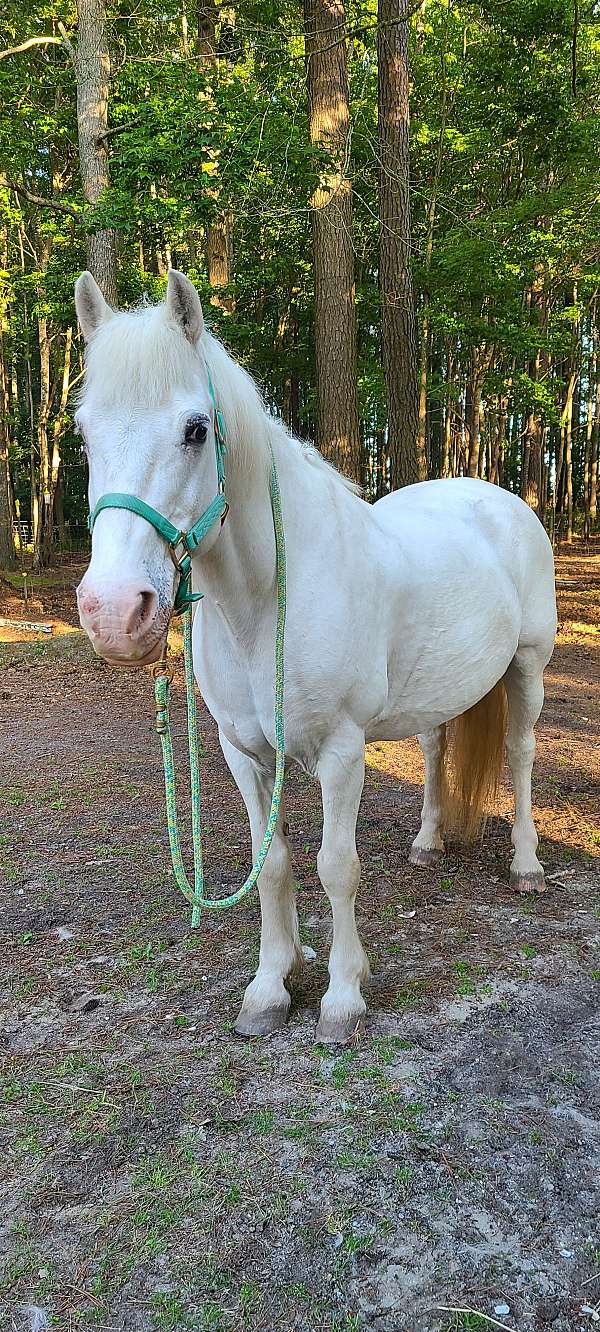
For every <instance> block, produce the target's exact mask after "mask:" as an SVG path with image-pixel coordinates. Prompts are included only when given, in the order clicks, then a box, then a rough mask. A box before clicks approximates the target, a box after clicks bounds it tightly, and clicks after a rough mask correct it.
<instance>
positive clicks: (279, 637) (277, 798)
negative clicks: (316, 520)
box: [154, 457, 286, 928]
mask: <svg viewBox="0 0 600 1332" xmlns="http://www.w3.org/2000/svg"><path fill="white" fill-rule="evenodd" d="M269 489H270V495H271V510H272V513H273V527H274V529H275V550H276V568H277V629H276V634H275V784H274V787H273V798H272V800H271V810H270V813H269V818H268V821H267V826H266V828H265V833H264V837H263V839H262V843H261V846H260V850H259V852H258V855H257V857H256V860H255V862H254V864H253V866H252V869H251V870H250V873H249V875H248V878H247V879H246V881H245V883H243V884H242V886H241V888H238V889H237V892H235V893H230V894H229V896H228V897H220V898H213V897H206V895H205V888H204V865H203V856H202V787H201V779H200V753H199V744H198V726H197V715H196V694H195V685H194V665H193V660H192V612H191V608H190V606H189V605H188V608H187V610H186V611H185V613H184V615H183V648H184V662H185V693H186V702H187V716H188V741H189V753H190V790H191V817H192V845H193V854H194V887H193V888H192V887H191V885H190V882H189V879H188V877H187V874H186V872H185V866H184V863H183V856H182V854H181V840H180V837H179V825H178V820H177V797H176V791H175V760H174V756H173V743H172V739H171V724H170V718H169V704H170V697H171V682H170V678H169V676H168V675H165V674H162V675H161V674H158V675H157V677H156V681H155V689H154V696H155V700H156V729H157V732H158V734H159V736H160V743H161V748H162V756H163V763H164V769H165V799H166V806H167V827H168V830H169V844H170V847H171V860H172V862H173V873H174V875H175V880H176V882H177V885H178V887H179V888H180V889H181V892H182V893H183V895H184V897H186V898H187V900H188V902H191V904H192V927H193V928H196V927H197V926H198V925H199V923H200V913H201V910H202V908H203V907H206V908H209V909H210V910H212V911H221V910H223V909H224V908H225V907H231V906H235V904H236V902H241V901H242V898H244V897H246V896H247V894H248V893H249V892H250V891H251V889H252V888H254V885H255V883H256V881H257V879H258V876H259V874H260V872H261V869H262V867H263V865H264V863H265V860H266V858H267V853H268V850H269V847H270V845H271V842H272V841H273V834H274V832H275V828H276V827H277V820H278V818H279V810H280V806H281V793H282V790H283V779H284V774H285V736H284V723H283V678H284V646H285V614H286V563H285V535H284V530H283V518H282V513H281V494H280V491H279V481H278V478H277V470H276V467H275V459H274V458H273V457H272V466H271V476H270V483H269Z"/></svg>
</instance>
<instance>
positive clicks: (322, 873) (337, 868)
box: [317, 844, 360, 898]
mask: <svg viewBox="0 0 600 1332" xmlns="http://www.w3.org/2000/svg"><path fill="white" fill-rule="evenodd" d="M317 870H318V874H319V878H320V880H321V883H322V884H323V887H324V889H325V892H326V893H327V896H328V897H330V898H331V897H351V896H353V895H354V894H355V893H356V892H357V890H358V885H359V883H360V860H359V858H358V855H357V852H356V848H352V849H348V847H347V846H336V845H335V844H334V845H332V846H322V847H321V850H320V851H319V854H318V856H317Z"/></svg>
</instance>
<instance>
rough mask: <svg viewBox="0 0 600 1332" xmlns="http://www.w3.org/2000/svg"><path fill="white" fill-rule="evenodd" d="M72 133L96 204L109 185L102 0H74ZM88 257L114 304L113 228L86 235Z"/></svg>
mask: <svg viewBox="0 0 600 1332" xmlns="http://www.w3.org/2000/svg"><path fill="white" fill-rule="evenodd" d="M77 15H78V26H77V33H78V40H77V49H76V52H75V57H74V59H75V73H76V77H77V132H78V137H79V162H80V169H81V181H82V185H83V193H84V195H85V197H86V199H87V202H88V203H89V204H97V203H98V202H99V200H100V199H101V197H102V195H103V193H104V191H105V190H106V189H108V187H109V185H110V174H109V168H108V155H107V149H106V142H105V139H104V138H103V136H104V135H105V134H106V130H107V125H108V96H109V90H110V55H109V51H108V41H107V33H106V5H105V0H77ZM87 262H88V268H89V270H90V272H91V273H92V274H93V276H94V277H95V279H96V282H97V283H98V285H99V287H101V289H102V291H103V293H104V296H105V297H106V300H107V301H108V302H109V305H116V303H117V241H116V232H115V231H113V230H112V229H109V230H99V231H94V232H92V233H91V235H90V236H89V237H88V250H87Z"/></svg>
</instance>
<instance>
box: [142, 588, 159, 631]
mask: <svg viewBox="0 0 600 1332" xmlns="http://www.w3.org/2000/svg"><path fill="white" fill-rule="evenodd" d="M155 611H156V593H155V592H140V624H144V623H145V622H147V621H148V620H153V619H154V615H155Z"/></svg>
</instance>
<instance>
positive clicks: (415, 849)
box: [408, 846, 444, 869]
mask: <svg viewBox="0 0 600 1332" xmlns="http://www.w3.org/2000/svg"><path fill="white" fill-rule="evenodd" d="M443 859H444V852H443V851H440V850H439V848H438V847H436V846H411V848H410V851H409V853H408V861H409V864H410V865H420V867H421V869H431V868H432V866H433V865H439V863H440V860H443Z"/></svg>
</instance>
